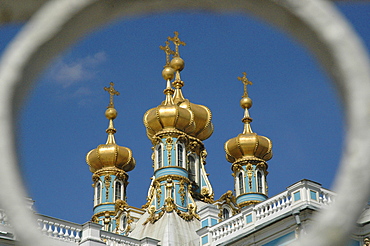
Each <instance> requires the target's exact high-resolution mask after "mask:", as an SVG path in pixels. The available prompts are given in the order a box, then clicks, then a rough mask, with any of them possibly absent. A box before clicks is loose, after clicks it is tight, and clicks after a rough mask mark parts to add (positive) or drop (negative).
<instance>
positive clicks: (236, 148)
mask: <svg viewBox="0 0 370 246" xmlns="http://www.w3.org/2000/svg"><path fill="white" fill-rule="evenodd" d="M243 74H244V77H238V79H239V80H241V81H242V82H243V84H244V95H243V97H242V99H241V100H240V106H241V107H242V108H243V109H244V118H243V119H242V122H243V123H244V131H243V133H241V134H239V135H238V136H237V137H235V138H232V139H229V140H228V141H227V142H226V143H225V152H226V159H227V161H229V162H231V163H234V162H236V161H240V160H263V161H268V160H270V159H271V158H272V142H271V140H270V139H269V138H267V137H264V136H260V135H258V134H256V133H254V132H253V131H252V128H251V125H250V123H251V122H252V118H251V117H250V116H249V112H248V109H250V108H251V107H252V99H250V98H249V97H248V93H247V84H252V82H250V81H249V80H248V79H247V78H246V73H243Z"/></svg>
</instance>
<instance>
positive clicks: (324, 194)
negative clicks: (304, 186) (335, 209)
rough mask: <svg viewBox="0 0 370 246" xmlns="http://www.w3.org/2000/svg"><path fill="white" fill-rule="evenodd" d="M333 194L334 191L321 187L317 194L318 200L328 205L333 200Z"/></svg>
mask: <svg viewBox="0 0 370 246" xmlns="http://www.w3.org/2000/svg"><path fill="white" fill-rule="evenodd" d="M334 196H335V193H334V192H332V191H330V190H327V189H324V188H322V189H321V190H320V194H319V202H320V203H322V204H324V205H330V204H331V203H332V202H333V199H334Z"/></svg>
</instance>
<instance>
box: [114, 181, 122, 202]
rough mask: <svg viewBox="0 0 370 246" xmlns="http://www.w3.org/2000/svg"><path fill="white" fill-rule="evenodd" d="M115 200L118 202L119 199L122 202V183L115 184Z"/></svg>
mask: <svg viewBox="0 0 370 246" xmlns="http://www.w3.org/2000/svg"><path fill="white" fill-rule="evenodd" d="M114 188H115V189H114V200H115V201H117V200H118V199H120V200H122V183H121V182H119V181H116V182H115V187H114Z"/></svg>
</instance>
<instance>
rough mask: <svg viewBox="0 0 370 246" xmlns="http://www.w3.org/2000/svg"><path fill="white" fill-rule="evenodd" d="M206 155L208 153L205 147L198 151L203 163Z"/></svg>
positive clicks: (204, 163)
mask: <svg viewBox="0 0 370 246" xmlns="http://www.w3.org/2000/svg"><path fill="white" fill-rule="evenodd" d="M207 155H208V153H207V150H205V149H204V150H202V151H201V152H200V157H201V160H202V164H203V165H206V164H207V163H206V159H207Z"/></svg>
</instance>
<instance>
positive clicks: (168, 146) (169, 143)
mask: <svg viewBox="0 0 370 246" xmlns="http://www.w3.org/2000/svg"><path fill="white" fill-rule="evenodd" d="M172 148H173V139H172V138H171V137H167V138H166V150H167V157H168V165H169V166H171V157H172V152H171V151H172Z"/></svg>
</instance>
